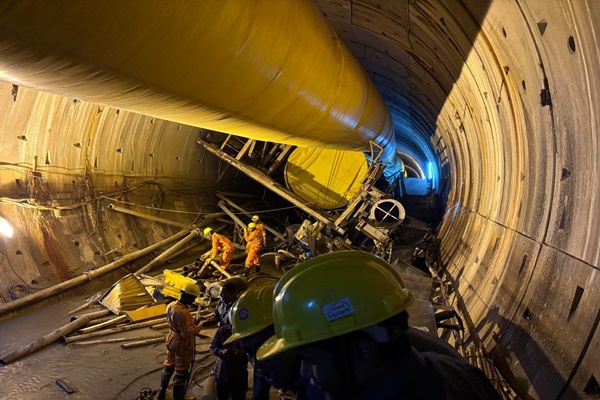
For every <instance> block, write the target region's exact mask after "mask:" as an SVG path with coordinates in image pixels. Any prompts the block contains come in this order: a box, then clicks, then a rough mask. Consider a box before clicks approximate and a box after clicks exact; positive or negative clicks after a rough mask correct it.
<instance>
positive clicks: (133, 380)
mask: <svg viewBox="0 0 600 400" xmlns="http://www.w3.org/2000/svg"><path fill="white" fill-rule="evenodd" d="M163 368H164V367H163V366H162V365H161V366H160V367H158V368H155V369H153V370H150V371H148V372H145V373H143V374H142V375H140V376H138V377H136V378H133V379H132V380H131V382H129V383H128V384H127V385H126V386H125V387H124V388H123V389H121V391H120V392H119V393H117V395H116V396H115V397H114V399H113V400H117V399H118V398H119V396H121V394H122V393H123V392H124V391H125V390H127V389H128V388H129V387H130V386H131V385H133V383H134V382H135V381H137V380H138V379H140V378H143V377H144V376H146V375H150V374H152V373H154V372H156V371H160V370H161V369H163ZM144 389H145V388H144ZM142 390H143V389H142Z"/></svg>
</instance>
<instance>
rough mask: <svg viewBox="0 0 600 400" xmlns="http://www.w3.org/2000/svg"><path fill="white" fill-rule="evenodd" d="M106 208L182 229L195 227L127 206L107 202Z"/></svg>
mask: <svg viewBox="0 0 600 400" xmlns="http://www.w3.org/2000/svg"><path fill="white" fill-rule="evenodd" d="M108 209H109V210H113V211H118V212H120V213H123V214H128V215H133V216H134V217H140V218H145V219H148V220H150V221H155V222H162V223H164V224H168V225H173V226H178V227H180V228H184V229H192V228H195V225H192V224H182V223H181V222H177V221H172V220H169V219H165V218H160V217H156V216H154V215H150V214H144V213H141V212H139V211H133V210H130V209H128V208H123V207H118V206H115V205H114V204H109V205H108Z"/></svg>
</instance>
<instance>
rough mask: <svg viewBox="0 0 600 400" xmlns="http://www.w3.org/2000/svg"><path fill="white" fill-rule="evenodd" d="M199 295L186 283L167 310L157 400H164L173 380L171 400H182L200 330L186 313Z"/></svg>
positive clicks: (194, 287)
mask: <svg viewBox="0 0 600 400" xmlns="http://www.w3.org/2000/svg"><path fill="white" fill-rule="evenodd" d="M199 295H200V288H198V286H196V285H193V284H190V285H186V286H185V287H184V288H183V289H181V297H180V299H179V300H178V301H174V302H172V303H171V304H169V305H168V307H167V322H168V323H169V333H168V334H167V340H166V345H167V358H166V359H165V361H164V362H163V364H164V365H165V367H164V368H163V371H162V374H161V377H160V388H159V389H158V391H157V392H156V394H155V395H156V399H157V400H164V398H165V396H166V393H167V386H168V385H169V381H170V380H171V376H172V375H173V373H175V377H174V378H173V400H183V397H184V395H185V386H186V383H187V380H188V373H189V370H190V366H191V364H192V360H193V358H194V347H195V346H194V345H195V340H194V339H195V337H196V335H197V334H198V333H199V332H200V330H201V329H202V326H196V325H195V324H194V319H193V318H192V315H191V314H190V311H189V310H188V308H189V306H190V305H191V304H192V303H193V302H194V300H195V299H196V297H198V296H199Z"/></svg>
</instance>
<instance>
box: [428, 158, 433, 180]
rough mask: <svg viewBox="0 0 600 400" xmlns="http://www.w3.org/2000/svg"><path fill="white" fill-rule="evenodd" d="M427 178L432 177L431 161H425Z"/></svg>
mask: <svg viewBox="0 0 600 400" xmlns="http://www.w3.org/2000/svg"><path fill="white" fill-rule="evenodd" d="M427 179H429V180H431V179H433V163H432V162H431V161H429V162H428V163H427Z"/></svg>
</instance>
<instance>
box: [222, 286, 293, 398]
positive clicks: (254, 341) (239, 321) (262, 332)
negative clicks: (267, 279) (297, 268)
mask: <svg viewBox="0 0 600 400" xmlns="http://www.w3.org/2000/svg"><path fill="white" fill-rule="evenodd" d="M274 288H275V283H273V284H269V285H265V286H259V287H256V288H251V289H248V291H246V293H244V294H243V295H241V296H240V298H239V299H238V300H237V301H236V302H235V304H234V305H233V308H232V309H231V324H232V327H233V329H232V330H233V332H234V333H233V334H232V335H231V336H230V337H229V339H227V341H226V342H225V344H226V345H227V344H230V343H239V344H240V346H241V349H242V350H244V351H245V352H246V354H247V355H248V358H249V359H250V362H251V363H252V365H254V388H253V390H252V399H251V400H269V391H270V388H271V384H270V383H269V381H268V380H267V378H266V377H265V376H264V375H263V374H261V373H260V372H259V371H258V369H257V367H256V363H255V362H256V350H258V347H259V346H260V345H261V344H263V342H264V341H265V340H267V339H268V338H270V337H271V336H273V335H274V334H275V329H274V328H273V289H274ZM288 368H289V367H288ZM298 372H299V369H298Z"/></svg>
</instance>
